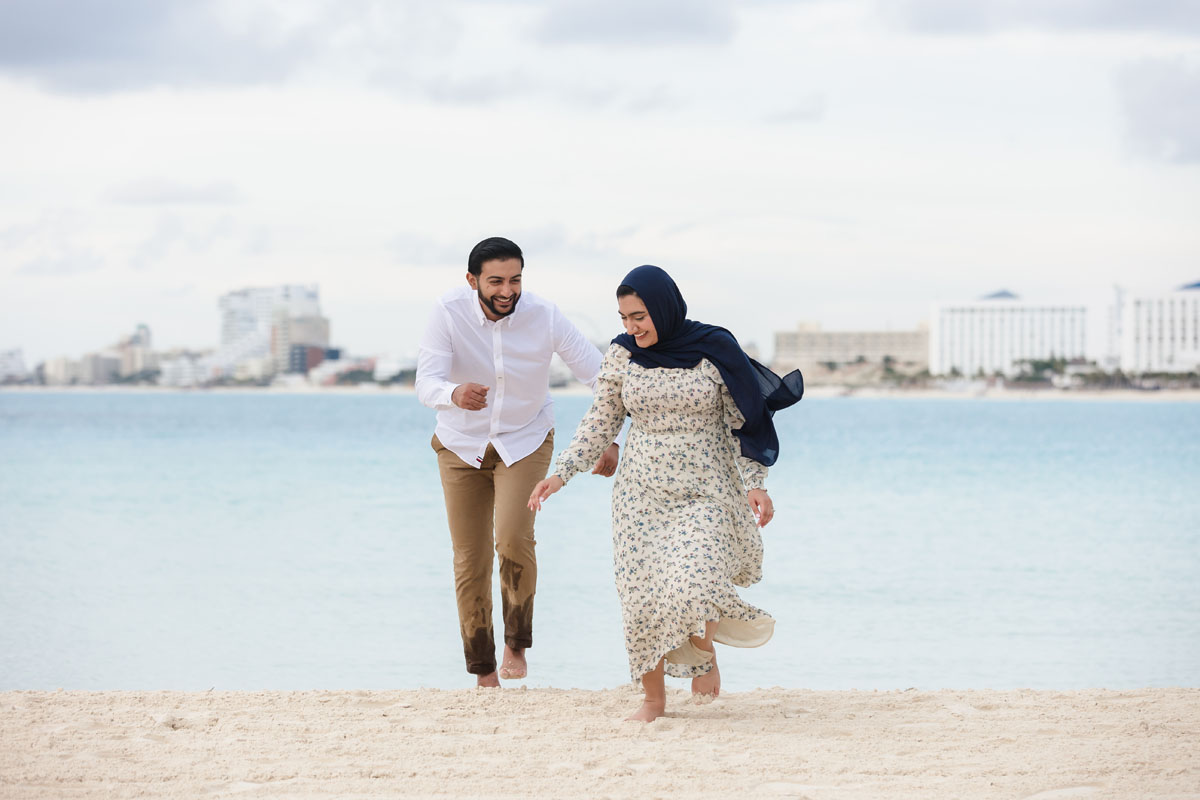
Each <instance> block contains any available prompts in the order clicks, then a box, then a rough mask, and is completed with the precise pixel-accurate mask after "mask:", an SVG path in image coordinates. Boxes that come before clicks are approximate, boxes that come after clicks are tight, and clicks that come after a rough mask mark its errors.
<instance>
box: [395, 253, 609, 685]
mask: <svg viewBox="0 0 1200 800" xmlns="http://www.w3.org/2000/svg"><path fill="white" fill-rule="evenodd" d="M524 268H525V257H524V255H523V254H522V253H521V248H519V247H517V245H515V244H514V243H512V242H510V241H509V240H508V239H502V238H499V237H497V238H491V239H484V240H483V241H482V242H480V243H479V244H477V245H475V248H474V249H473V250H472V251H471V254H470V256H469V257H468V258H467V286H463V287H459V288H458V289H454V290H451V291H450V292H448V293H447V294H445V295H443V296H442V298H441V300H439V302H438V304H437V306H436V307H435V308H434V312H433V316H432V317H431V318H430V321H429V326H428V328H427V329H426V331H425V335H424V336H423V337H422V339H421V345H420V352H419V354H418V357H417V396H418V397H419V398H420V400H421V402H422V403H424V404H425V405H427V406H429V407H430V408H434V409H437V411H438V415H437V430H436V433H435V434H434V437H433V441H432V442H431V444H432V446H433V449H434V452H436V453H437V459H438V469H439V471H440V472H441V477H442V492H443V494H444V495H445V500H446V517H447V519H448V521H449V524H450V539H451V541H452V543H453V546H454V584H455V592H456V594H457V597H458V621H459V628H460V631H461V633H462V641H463V652H464V655H465V657H466V661H467V672H469V673H471V674H473V675H475V676H476V681H477V683H478V685H480V686H499V685H500V681H499V679H500V678H505V679H509V678H513V679H515V678H523V677H525V674H526V670H527V665H526V661H525V649H526V648H527V647H530V646H532V644H533V596H534V592H535V590H536V588H537V561H536V559H535V557H534V538H533V520H534V514H533V512H532V511H530V510H529V508H528V506H527V503H528V500H529V495H530V493H531V492H532V491H533V487H534V486H536V485H537V483H538V482H539V481H541V480H542V478H544V477H546V471H547V469H548V468H549V466H550V456H551V455H552V453H553V451H554V430H553V428H554V405H553V402H552V401H551V399H550V392H549V377H550V359H551V358H552V357H553V355H554V354H555V353H557V354H558V355H559V356H560V357H561V358H562V360H563V361H564V362H565V363H566V365H567V366H568V367H569V368H570V370H571V372H572V373H573V374H574V375H575V377H576V378H578V379H579V380H580V381H582V382H584V383H587V384H588V385H589V386H592V387H593V389H594V388H595V380H596V375H597V374H598V373H599V371H600V361H601V355H600V352H599V351H598V350H597V349H596V348H595V346H593V345H592V344H591V343H590V342H589V341H588V340H587V339H586V338H585V337H584V336H583V334H581V333H580V332H579V330H578V329H577V328H576V327H575V326H574V325H572V324H571V323H570V322H569V321H568V320H567V319H566V317H564V316H563V315H562V313H561V312H559V310H558V308H557V306H555V305H554V304H553V303H550V302H548V301H546V300H543V299H541V298H540V297H536V296H535V295H532V294H530V293H522V291H521V274H522V272H523V271H524ZM616 465H617V445H616V444H615V443H614V444H613V445H612V446H611V447H609V448H608V450H607V451H606V452H605V454H604V456H602V457H601V459H600V460H599V461H598V462H596V466H595V468H594V469H593V470H592V472H593V474H599V475H612V474H613V472H614V471H615V470H616ZM493 532H494V539H493ZM493 546H494V547H495V551H496V554H497V556H499V559H500V595H501V599H502V602H503V615H504V658H503V661H502V663H501V666H500V670H499V672H498V673H497V669H496V644H495V639H494V637H493V634H492V548H493Z"/></svg>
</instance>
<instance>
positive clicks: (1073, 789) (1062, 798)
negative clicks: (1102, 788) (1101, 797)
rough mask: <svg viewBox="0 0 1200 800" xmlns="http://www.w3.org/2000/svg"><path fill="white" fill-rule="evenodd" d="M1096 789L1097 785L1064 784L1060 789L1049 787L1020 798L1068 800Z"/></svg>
mask: <svg viewBox="0 0 1200 800" xmlns="http://www.w3.org/2000/svg"><path fill="white" fill-rule="evenodd" d="M1098 791H1099V787H1097V786H1065V787H1063V788H1062V789H1049V790H1047V791H1044V792H1038V793H1037V794H1031V795H1027V796H1026V797H1024V798H1022V800H1068V799H1069V798H1072V797H1088V796H1089V795H1093V794H1095V793H1096V792H1098Z"/></svg>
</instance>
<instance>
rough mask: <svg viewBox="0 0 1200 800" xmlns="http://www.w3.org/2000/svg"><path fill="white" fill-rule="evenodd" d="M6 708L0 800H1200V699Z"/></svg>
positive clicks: (341, 695)
mask: <svg viewBox="0 0 1200 800" xmlns="http://www.w3.org/2000/svg"><path fill="white" fill-rule="evenodd" d="M638 697H639V695H638V693H637V692H635V691H634V689H633V688H632V687H622V688H619V689H610V690H605V691H583V690H557V689H530V690H526V689H522V688H507V689H502V690H475V689H464V690H457V691H444V690H413V691H312V692H216V691H214V692H6V693H2V694H0V797H4V798H55V800H58V799H59V798H84V797H88V798H91V797H94V798H128V797H172V798H174V797H179V798H219V797H247V798H253V797H298V798H307V797H337V798H384V797H497V798H510V797H511V798H528V797H539V798H541V797H545V798H552V797H553V798H560V797H581V798H592V797H613V798H617V797H621V798H623V797H630V798H633V797H637V798H656V797H661V798H673V799H675V798H717V797H748V798H750V797H753V798H757V797H767V798H772V797H791V798H810V799H811V800H835V799H836V800H845V799H846V798H873V799H874V798H885V797H886V798H913V799H914V800H916V798H921V800H930V799H931V798H1026V799H1027V800H1032V799H1033V798H1038V800H1059V799H1061V800H1066V799H1067V798H1174V799H1175V800H1181V799H1182V798H1200V689H1147V690H1140V691H1106V690H1085V691H1063V692H1059V691H1030V690H1017V691H983V690H979V691H936V692H928V691H915V690H910V691H904V692H899V691H896V692H855V691H850V692H846V691H837V692H832V691H830V692H819V691H804V690H796V689H780V688H774V689H760V690H755V691H752V692H743V693H729V694H727V695H724V696H722V697H721V698H720V699H718V700H717V701H716V702H714V703H711V704H708V705H693V704H691V703H689V702H687V699H688V698H687V695H686V694H685V693H684V692H683V691H681V690H674V691H673V693H672V694H671V696H670V698H669V706H668V710H669V716H668V717H666V718H663V719H660V720H658V721H657V722H655V723H653V724H651V725H640V724H637V723H624V722H621V721H620V718H621V717H622V715H623V714H624V713H626V712H628V711H631V710H632V709H633V708H635V707H636V704H637V700H638Z"/></svg>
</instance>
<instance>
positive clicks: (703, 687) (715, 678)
mask: <svg viewBox="0 0 1200 800" xmlns="http://www.w3.org/2000/svg"><path fill="white" fill-rule="evenodd" d="M720 694H721V670H720V669H719V668H718V667H717V654H716V653H713V661H712V669H710V670H709V671H708V672H706V673H704V674H703V675H701V676H699V677H696V678H692V697H694V698H696V699H697V700H701V699H706V700H712V699H714V698H716V697H718V696H719V695H720Z"/></svg>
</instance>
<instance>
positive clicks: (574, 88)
mask: <svg viewBox="0 0 1200 800" xmlns="http://www.w3.org/2000/svg"><path fill="white" fill-rule="evenodd" d="M1198 41H1200V7H1195V6H1188V5H1181V4H1179V3H1174V2H1167V1H1166V0H1149V1H1148V2H1144V3H1138V4H1113V3H1095V4H1079V3H1065V2H1039V3H1034V2H1027V0H977V1H976V2H972V3H965V4H947V3H943V2H937V1H936V0H900V1H899V2H895V3H890V2H889V3H883V2H879V1H878V0H811V1H810V2H745V3H734V2H724V1H722V0H704V1H703V2H682V0H643V2H639V3H632V2H607V3H602V2H598V0H572V2H565V3H545V2H535V1H533V0H526V1H522V2H466V1H465V0H448V1H447V2H442V3H432V2H408V3H398V4H384V3H376V2H371V1H370V0H352V2H343V3H335V2H332V0H301V1H300V2H296V3H289V4H286V5H280V4H267V3H241V4H233V3H224V2H177V1H175V0H163V1H162V2H159V1H158V0H155V2H150V0H119V2H116V3H112V4H107V5H106V6H105V8H104V10H103V13H101V12H100V11H98V10H97V9H96V8H95V7H94V6H92V5H90V4H86V3H81V2H70V0H64V2H61V3H37V2H31V1H28V0H19V1H18V2H13V3H6V4H4V6H3V7H2V8H0V102H2V103H3V104H4V107H5V109H6V117H7V119H9V120H10V124H8V125H6V126H5V127H4V129H3V130H0V187H2V188H0V288H2V291H0V350H9V349H15V348H21V349H23V351H24V352H25V354H26V361H27V362H33V363H36V362H37V361H40V360H44V359H46V358H51V357H54V356H55V355H59V354H63V353H80V352H85V351H86V350H88V349H90V348H91V347H94V346H95V343H96V342H102V341H108V340H109V339H110V338H111V337H112V336H113V335H115V333H116V332H119V331H123V330H125V329H126V328H127V327H128V326H129V325H130V324H132V323H133V322H137V321H143V322H145V323H146V324H148V325H149V326H150V327H151V328H152V329H154V331H155V336H156V341H158V342H160V343H161V344H162V346H163V347H164V348H171V347H183V346H207V345H215V341H214V340H213V339H212V336H213V334H212V332H211V327H210V317H211V302H212V299H213V298H216V297H217V296H218V295H220V294H221V293H222V292H224V291H227V290H228V289H229V287H232V286H238V285H247V286H253V285H278V284H283V283H288V282H298V283H304V284H312V283H316V284H320V285H321V286H322V291H323V298H322V299H323V305H324V308H325V311H326V313H327V315H328V316H329V317H330V318H332V319H336V320H338V328H337V337H336V338H337V339H338V340H339V342H341V343H343V344H344V345H346V346H348V347H349V348H351V349H353V350H354V351H357V352H394V351H397V350H400V349H401V346H402V343H404V342H408V341H415V340H416V339H417V338H418V337H419V335H420V331H421V329H422V328H423V326H424V323H425V319H426V317H427V315H428V311H429V308H430V307H431V306H432V303H433V300H434V298H435V297H436V296H437V295H439V294H440V293H442V292H443V291H445V290H446V289H447V288H450V287H451V286H453V285H456V284H457V283H459V282H461V281H462V274H463V272H464V271H465V258H466V253H467V252H468V251H469V250H470V247H471V246H472V245H473V244H474V243H475V242H476V241H478V240H480V239H482V238H484V237H486V236H490V235H505V236H508V237H510V238H512V239H514V240H515V241H517V242H518V243H519V244H520V245H521V246H522V247H523V248H524V249H525V250H526V253H527V256H528V259H527V261H528V265H527V270H526V279H527V289H528V290H530V291H534V292H537V293H539V294H541V295H543V296H545V297H548V298H550V299H552V300H554V301H555V302H557V303H558V304H559V305H560V307H562V309H563V310H564V311H565V312H566V313H567V314H568V315H570V316H571V317H572V318H574V319H577V320H579V321H580V324H581V327H584V328H585V329H590V331H591V332H592V333H593V335H600V334H603V333H606V332H608V331H610V330H615V329H616V328H617V322H616V316H615V304H614V301H613V300H612V292H613V289H614V288H615V285H616V283H617V282H618V281H619V279H620V277H621V276H622V275H623V274H624V273H625V272H626V271H627V270H628V269H630V268H632V267H634V266H636V265H638V264H641V263H656V264H659V265H660V266H663V267H664V268H665V269H667V270H668V271H670V272H671V273H672V274H673V275H675V277H676V278H677V279H678V281H679V284H680V286H681V288H682V290H683V293H684V296H685V297H686V298H687V300H688V302H689V305H690V306H691V309H692V313H693V315H694V316H695V318H697V319H702V320H704V321H709V322H713V323H716V324H721V325H724V326H726V327H729V328H730V329H732V330H734V331H735V332H737V333H738V335H739V337H740V338H742V339H743V340H745V341H748V342H754V343H756V344H757V345H758V346H759V347H760V348H764V349H769V348H770V346H771V335H772V333H773V331H774V330H775V329H776V328H781V327H782V328H790V327H792V326H793V325H794V324H795V323H796V322H798V321H802V320H820V321H821V322H822V323H823V324H825V325H827V326H829V327H830V328H836V329H843V330H844V329H854V328H866V329H872V328H891V329H907V328H911V327H913V326H915V325H916V324H917V323H918V322H919V321H920V320H922V319H926V318H928V314H929V305H930V303H931V302H937V301H942V300H951V299H965V298H974V297H978V296H980V295H982V294H986V293H988V292H990V291H995V290H997V289H1001V288H1008V289H1011V290H1013V291H1015V292H1017V293H1018V294H1020V295H1022V296H1023V297H1026V298H1029V299H1037V300H1040V301H1045V302H1064V301H1067V300H1070V301H1072V302H1082V303H1085V304H1087V305H1089V306H1090V307H1093V308H1096V309H1100V308H1103V307H1104V305H1106V304H1107V303H1108V302H1109V298H1110V294H1111V291H1112V286H1113V285H1114V284H1117V285H1121V286H1125V287H1127V288H1128V289H1130V290H1131V291H1132V292H1135V293H1136V292H1161V291H1166V290H1169V289H1171V288H1174V287H1176V286H1179V285H1182V284H1186V283H1190V282H1193V281H1195V280H1196V279H1197V278H1200V263H1198V259H1197V255H1200V226H1197V225H1195V222H1194V221H1195V220H1196V219H1198V218H1200V63H1198V59H1197V56H1196V52H1197V51H1196V44H1197V42H1198ZM148 311H149V312H151V313H152V315H151V316H147V312H148ZM1092 316H1098V314H1093V315H1092ZM1089 339H1090V340H1094V339H1095V337H1089Z"/></svg>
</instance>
